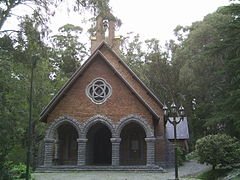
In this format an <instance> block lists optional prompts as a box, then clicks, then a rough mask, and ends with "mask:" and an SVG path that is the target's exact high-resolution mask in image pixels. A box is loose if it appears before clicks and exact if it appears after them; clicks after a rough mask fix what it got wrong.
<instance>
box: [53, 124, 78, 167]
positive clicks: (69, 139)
mask: <svg viewBox="0 0 240 180" xmlns="http://www.w3.org/2000/svg"><path fill="white" fill-rule="evenodd" d="M77 138H78V133H77V130H76V129H75V128H74V127H73V126H72V125H71V124H69V123H63V124H62V125H60V126H59V127H58V128H57V141H56V144H55V155H54V160H55V164H56V165H76V164H77V152H78V146H77Z"/></svg>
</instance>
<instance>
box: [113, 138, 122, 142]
mask: <svg viewBox="0 0 240 180" xmlns="http://www.w3.org/2000/svg"><path fill="white" fill-rule="evenodd" d="M110 140H111V142H112V143H120V142H121V138H110Z"/></svg>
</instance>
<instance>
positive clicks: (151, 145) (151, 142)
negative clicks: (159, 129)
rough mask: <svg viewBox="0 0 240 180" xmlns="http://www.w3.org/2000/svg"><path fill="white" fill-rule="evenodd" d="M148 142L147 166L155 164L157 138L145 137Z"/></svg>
mask: <svg viewBox="0 0 240 180" xmlns="http://www.w3.org/2000/svg"><path fill="white" fill-rule="evenodd" d="M145 141H146V143H147V166H153V165H155V141H156V138H154V137H150V138H145Z"/></svg>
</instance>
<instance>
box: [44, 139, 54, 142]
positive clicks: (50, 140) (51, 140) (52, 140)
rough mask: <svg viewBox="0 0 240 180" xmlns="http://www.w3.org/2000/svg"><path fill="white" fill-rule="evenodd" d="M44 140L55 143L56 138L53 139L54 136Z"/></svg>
mask: <svg viewBox="0 0 240 180" xmlns="http://www.w3.org/2000/svg"><path fill="white" fill-rule="evenodd" d="M44 142H45V143H54V142H55V139H52V138H44Z"/></svg>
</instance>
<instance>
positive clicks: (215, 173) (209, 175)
mask: <svg viewBox="0 0 240 180" xmlns="http://www.w3.org/2000/svg"><path fill="white" fill-rule="evenodd" d="M230 171H231V170H230V169H214V170H210V171H207V172H204V173H203V174H201V175H199V176H197V178H198V179H202V180H218V179H219V178H220V177H224V176H226V175H227V174H228V172H230Z"/></svg>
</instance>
